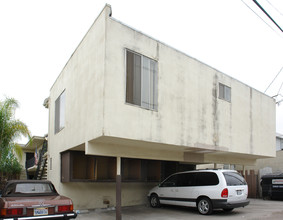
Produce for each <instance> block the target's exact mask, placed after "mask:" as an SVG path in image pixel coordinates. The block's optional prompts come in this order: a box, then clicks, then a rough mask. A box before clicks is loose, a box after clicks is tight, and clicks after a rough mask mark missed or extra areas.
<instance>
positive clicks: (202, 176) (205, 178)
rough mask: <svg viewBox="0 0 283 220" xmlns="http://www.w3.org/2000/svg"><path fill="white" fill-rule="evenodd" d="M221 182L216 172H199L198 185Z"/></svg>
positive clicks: (210, 184)
mask: <svg viewBox="0 0 283 220" xmlns="http://www.w3.org/2000/svg"><path fill="white" fill-rule="evenodd" d="M218 184H219V179H218V176H217V174H216V173H212V172H200V173H197V182H196V185H197V186H214V185H218Z"/></svg>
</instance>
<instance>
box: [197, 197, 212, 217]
mask: <svg viewBox="0 0 283 220" xmlns="http://www.w3.org/2000/svg"><path fill="white" fill-rule="evenodd" d="M197 206H198V211H199V213H200V214H202V215H209V214H211V213H212V204H211V202H210V200H209V199H208V198H201V199H200V200H199V201H198V204H197Z"/></svg>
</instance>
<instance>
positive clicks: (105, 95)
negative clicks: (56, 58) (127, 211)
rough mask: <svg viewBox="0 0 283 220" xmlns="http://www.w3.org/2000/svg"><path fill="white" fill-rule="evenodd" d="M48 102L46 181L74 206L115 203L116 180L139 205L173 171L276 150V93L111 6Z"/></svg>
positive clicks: (249, 160)
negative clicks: (128, 20)
mask: <svg viewBox="0 0 283 220" xmlns="http://www.w3.org/2000/svg"><path fill="white" fill-rule="evenodd" d="M48 107H49V114H50V115H49V136H48V145H49V149H48V151H49V161H48V164H49V165H48V179H50V180H51V181H52V182H53V183H54V184H55V186H56V187H57V189H58V190H59V191H60V193H63V194H65V195H67V196H70V197H71V198H72V199H73V200H74V203H75V208H76V209H88V208H99V207H100V208H101V207H107V206H115V204H116V181H117V185H119V184H120V183H121V188H122V193H121V198H122V205H125V206H126V205H136V204H142V203H145V201H146V194H147V191H148V189H149V188H151V187H152V186H153V185H155V184H156V183H157V182H158V181H160V180H161V179H163V178H165V177H166V176H167V175H169V174H171V173H172V172H176V171H179V170H188V169H194V168H195V165H196V164H202V163H222V164H223V163H224V164H238V165H243V166H245V165H252V164H254V163H255V161H256V159H258V158H265V157H274V156H275V149H274V146H275V102H274V100H273V99H272V98H270V97H268V96H266V95H265V94H263V93H261V92H259V91H256V90H255V89H253V88H251V87H249V86H247V85H245V84H243V83H241V82H239V81H237V80H235V79H233V78H231V77H229V76H227V75H225V74H223V73H221V72H219V71H217V70H216V69H214V68H212V67H210V66H208V65H206V64H204V63H202V62H200V61H198V60H196V59H194V58H192V57H189V56H188V55H186V54H184V53H182V52H180V51H177V50H175V49H174V48H172V47H170V46H168V45H166V44H164V43H162V42H160V41H158V40H155V39H153V38H151V37H149V36H147V35H145V34H143V33H141V32H139V31H137V30H135V29H132V28H130V27H128V26H126V25H124V24H123V23H121V22H119V21H117V20H115V19H113V18H112V17H111V7H110V6H109V5H106V6H105V8H104V9H103V10H102V12H101V13H100V15H99V16H98V18H97V19H96V20H95V22H94V24H93V25H92V27H91V28H90V30H89V31H88V33H87V34H86V35H85V37H84V38H83V40H82V41H81V43H80V44H79V46H78V47H77V49H76V50H75V52H74V53H73V55H72V56H71V58H70V60H69V61H68V62H67V64H66V66H65V67H64V69H63V70H62V72H61V73H60V75H59V76H58V78H57V80H56V81H55V83H54V85H53V86H52V88H51V91H50V97H49V102H48ZM120 180H121V182H120ZM118 188H119V187H118ZM118 194H119V192H118ZM118 194H117V195H118ZM118 196H119V195H118Z"/></svg>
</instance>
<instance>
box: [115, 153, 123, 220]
mask: <svg viewBox="0 0 283 220" xmlns="http://www.w3.org/2000/svg"><path fill="white" fill-rule="evenodd" d="M116 160H117V174H116V220H121V219H122V218H121V157H117V159H116Z"/></svg>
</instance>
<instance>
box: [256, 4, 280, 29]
mask: <svg viewBox="0 0 283 220" xmlns="http://www.w3.org/2000/svg"><path fill="white" fill-rule="evenodd" d="M253 2H254V3H255V4H256V5H257V7H259V8H260V10H262V11H263V13H264V14H266V16H267V17H268V18H269V19H270V20H271V21H272V22H273V23H274V24H275V25H276V26H277V27H278V28H279V30H280V31H281V32H283V30H282V28H281V27H280V26H279V25H278V24H277V23H276V22H275V21H274V20H273V18H272V17H271V16H270V15H269V14H268V13H267V12H266V11H265V9H264V8H263V7H262V6H261V5H260V4H259V3H258V2H257V0H253Z"/></svg>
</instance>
